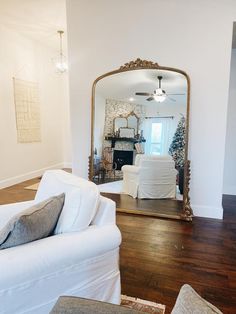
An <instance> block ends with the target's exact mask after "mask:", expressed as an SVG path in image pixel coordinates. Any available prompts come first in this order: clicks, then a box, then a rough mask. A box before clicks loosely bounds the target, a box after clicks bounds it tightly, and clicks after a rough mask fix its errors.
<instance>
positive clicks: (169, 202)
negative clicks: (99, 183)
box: [102, 193, 183, 216]
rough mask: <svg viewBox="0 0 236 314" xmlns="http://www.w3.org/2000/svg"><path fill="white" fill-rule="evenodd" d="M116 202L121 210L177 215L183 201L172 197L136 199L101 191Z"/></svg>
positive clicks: (180, 210) (179, 212)
mask: <svg viewBox="0 0 236 314" xmlns="http://www.w3.org/2000/svg"><path fill="white" fill-rule="evenodd" d="M102 195H103V196H106V197H108V198H110V199H112V200H113V201H115V202H116V206H117V208H119V209H122V211H125V209H126V210H133V211H135V212H136V213H137V211H138V212H141V213H142V214H144V213H146V214H148V213H150V215H155V214H166V215H170V216H171V215H177V216H179V215H180V214H181V212H182V207H183V202H182V201H178V200H173V199H137V198H133V197H132V196H129V195H126V194H112V193H102Z"/></svg>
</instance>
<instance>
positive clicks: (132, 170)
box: [121, 165, 140, 174]
mask: <svg viewBox="0 0 236 314" xmlns="http://www.w3.org/2000/svg"><path fill="white" fill-rule="evenodd" d="M121 170H122V171H123V172H130V173H135V174H139V171H140V167H137V166H132V165H124V166H123V167H122V168H121Z"/></svg>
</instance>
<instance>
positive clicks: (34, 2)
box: [0, 0, 66, 48]
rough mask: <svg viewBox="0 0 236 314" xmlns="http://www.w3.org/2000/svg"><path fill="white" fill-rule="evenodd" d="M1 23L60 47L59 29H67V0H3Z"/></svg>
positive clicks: (0, 5) (35, 38)
mask: <svg viewBox="0 0 236 314" xmlns="http://www.w3.org/2000/svg"><path fill="white" fill-rule="evenodd" d="M0 24H1V25H3V26H5V27H7V28H8V29H12V30H14V31H16V32H19V33H21V34H22V35H24V36H26V37H29V38H32V39H34V40H37V41H40V42H41V43H43V44H46V45H48V46H50V47H52V48H58V46H59V35H58V34H57V30H64V31H66V4H65V0H2V1H0ZM65 35H66V34H65ZM64 44H66V38H64V41H63V45H64Z"/></svg>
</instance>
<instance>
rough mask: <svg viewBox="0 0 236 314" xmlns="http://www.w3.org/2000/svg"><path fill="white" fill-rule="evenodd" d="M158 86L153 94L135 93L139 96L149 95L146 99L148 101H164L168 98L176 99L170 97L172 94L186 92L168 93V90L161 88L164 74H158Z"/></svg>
mask: <svg viewBox="0 0 236 314" xmlns="http://www.w3.org/2000/svg"><path fill="white" fill-rule="evenodd" d="M157 78H158V88H157V89H155V90H154V92H153V94H150V93H139V92H137V93H135V95H137V96H148V98H147V99H146V100H147V101H152V100H156V101H157V102H163V101H164V100H165V99H166V98H168V99H170V100H172V101H176V100H175V99H174V98H171V97H169V96H170V95H171V96H182V95H185V94H166V92H165V91H164V89H162V88H161V80H162V78H163V77H162V76H158V77H157Z"/></svg>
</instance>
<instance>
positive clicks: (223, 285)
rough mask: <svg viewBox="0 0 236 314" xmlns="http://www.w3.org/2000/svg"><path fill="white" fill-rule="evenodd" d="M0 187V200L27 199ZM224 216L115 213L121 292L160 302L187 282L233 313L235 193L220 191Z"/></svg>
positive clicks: (170, 299) (168, 301)
mask: <svg viewBox="0 0 236 314" xmlns="http://www.w3.org/2000/svg"><path fill="white" fill-rule="evenodd" d="M38 181H39V179H34V180H30V181H26V182H23V183H21V184H18V185H15V186H12V187H9V188H6V189H2V190H0V204H4V203H10V202H16V201H23V200H28V199H32V198H33V197H34V194H35V191H31V190H25V189H24V187H25V186H28V185H30V184H34V183H36V182H38ZM223 206H224V220H223V221H220V220H215V219H204V218H194V220H193V222H192V223H188V222H183V221H176V220H168V219H160V218H151V217H144V216H136V215H128V214H124V213H117V224H118V226H119V228H120V230H121V233H122V238H123V240H122V245H121V254H120V267H121V281H122V293H123V294H126V295H129V296H134V297H139V298H142V299H147V300H151V301H155V302H159V303H162V304H165V305H166V306H167V309H166V313H170V311H171V309H172V307H173V305H174V302H175V299H176V297H177V294H178V291H179V289H180V287H181V286H182V285H183V284H184V283H188V284H190V285H191V286H192V287H193V288H194V289H196V290H197V292H198V293H200V294H201V295H202V296H203V297H204V298H206V299H207V300H208V301H209V302H211V303H213V304H214V305H216V306H217V307H219V309H220V310H221V311H223V313H232V314H233V313H236V196H224V198H223Z"/></svg>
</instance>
